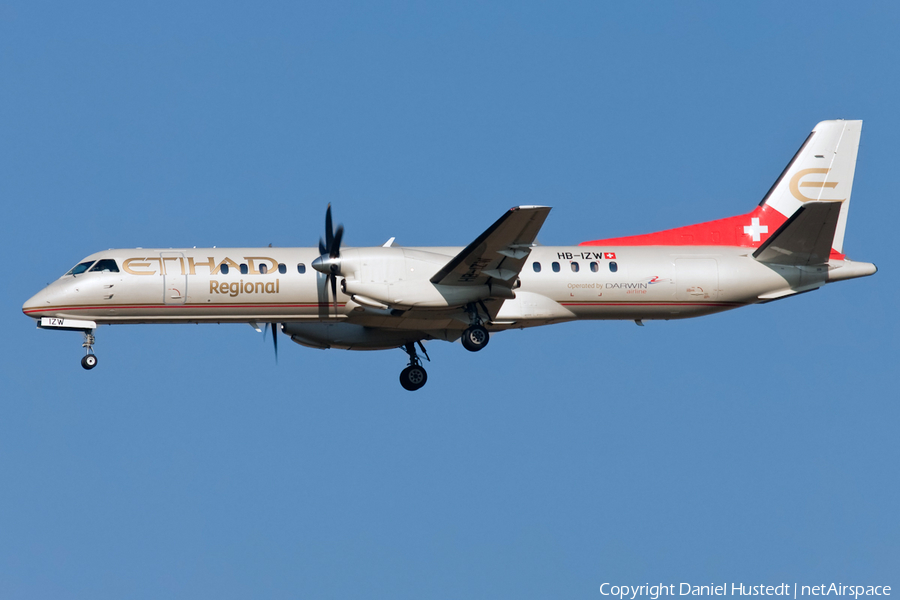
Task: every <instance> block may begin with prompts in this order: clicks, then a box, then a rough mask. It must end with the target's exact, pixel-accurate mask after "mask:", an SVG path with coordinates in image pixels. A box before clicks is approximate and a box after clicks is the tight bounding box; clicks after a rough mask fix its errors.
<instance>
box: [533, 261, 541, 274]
mask: <svg viewBox="0 0 900 600" xmlns="http://www.w3.org/2000/svg"><path fill="white" fill-rule="evenodd" d="M531 268H532V269H534V272H535V273H540V272H541V263H539V262H536V263H531Z"/></svg>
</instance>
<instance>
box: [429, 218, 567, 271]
mask: <svg viewBox="0 0 900 600" xmlns="http://www.w3.org/2000/svg"><path fill="white" fill-rule="evenodd" d="M549 213H550V207H549V206H516V207H513V208H511V209H509V211H507V213H506V214H505V215H503V216H502V217H500V218H499V219H497V222H496V223H494V224H493V225H491V226H490V227H488V228H487V230H486V231H485V232H484V233H482V234H481V235H479V236H478V237H477V238H476V239H475V241H474V242H472V243H471V244H469V245H468V246H466V247H465V249H464V250H463V251H462V252H460V253H459V254H457V255H456V256H455V257H453V259H451V260H450V262H448V263H447V264H446V265H444V266H443V268H442V269H441V270H440V271H438V272H437V273H435V274H434V276H433V277H432V278H431V283H434V284H441V285H450V286H470V285H485V284H487V283H492V284H493V285H502V286H505V287H509V288H512V286H513V284H514V283H515V281H516V276H518V274H519V271H521V270H522V267H523V266H524V265H525V260H526V259H527V258H528V255H529V253H531V248H532V246H533V245H534V239H535V238H536V237H537V234H538V231H540V229H541V226H542V225H543V224H544V220H545V219H546V218H547V215H548V214H549Z"/></svg>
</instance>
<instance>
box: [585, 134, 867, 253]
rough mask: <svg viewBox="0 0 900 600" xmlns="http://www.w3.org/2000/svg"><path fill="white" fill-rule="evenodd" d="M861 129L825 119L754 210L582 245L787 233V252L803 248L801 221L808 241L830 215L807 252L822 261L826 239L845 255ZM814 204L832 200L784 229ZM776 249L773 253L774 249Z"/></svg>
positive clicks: (722, 242)
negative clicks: (816, 224) (798, 238)
mask: <svg viewBox="0 0 900 600" xmlns="http://www.w3.org/2000/svg"><path fill="white" fill-rule="evenodd" d="M861 130H862V121H822V122H821V123H819V124H818V125H816V126H815V128H814V129H813V130H812V133H810V134H809V136H808V137H807V138H806V141H805V142H803V145H802V146H800V150H798V151H797V153H796V154H795V155H794V158H793V159H791V162H790V163H788V166H787V167H785V169H784V171H782V173H781V175H780V176H779V177H778V179H777V180H776V181H775V184H774V185H773V186H772V187H771V188H770V189H769V191H768V193H767V194H766V196H765V198H763V200H762V202H760V203H759V206H758V207H756V209H755V210H754V211H753V212H751V213H747V214H743V215H738V216H736V217H729V218H727V219H719V220H717V221H708V222H706V223H698V224H696V225H688V226H686V227H678V228H676V229H667V230H665V231H657V232H656V233H647V234H644V235H636V236H629V237H620V238H607V239H601V240H593V241H590V242H582V244H581V245H582V246H688V245H692V246H744V247H749V248H759V247H760V246H761V245H764V244H765V243H766V241H767V240H768V239H769V238H770V237H772V236H773V235H774V234H775V232H776V231H779V232H781V233H782V234H783V235H782V237H781V240H780V245H779V246H777V247H779V248H782V249H784V250H787V249H789V248H796V247H798V246H797V245H796V244H793V243H792V242H790V239H789V238H791V237H793V236H794V235H795V234H796V233H797V232H799V231H801V227H800V226H801V225H802V231H803V232H804V233H803V236H804V239H807V240H808V239H810V238H809V236H811V235H812V233H811V232H810V229H809V228H810V227H812V225H810V223H812V222H814V221H816V219H817V218H818V217H819V216H821V215H825V214H826V213H827V218H825V219H824V220H823V226H824V227H825V230H823V232H821V233H822V235H819V233H820V232H816V242H815V243H814V244H813V246H814V248H812V249H810V250H809V252H808V253H807V254H808V258H809V259H810V260H818V257H819V255H820V253H821V248H822V244H823V243H824V244H826V246H825V248H830V250H831V252H830V254H833V253H835V252H836V253H837V254H838V255H841V254H842V253H843V248H844V230H845V229H846V227H847V212H848V211H849V209H850V191H851V189H852V187H853V174H854V172H855V171H856V153H857V150H858V148H859V134H860V131H861ZM812 202H817V203H829V204H831V205H832V208H831V209H829V210H827V211H826V210H824V209H823V208H821V207H819V208H815V209H813V210H810V211H806V212H808V213H809V214H807V215H806V216H805V217H804V218H803V219H802V222H801V223H799V224H795V225H794V226H792V227H791V228H790V229H786V230H785V229H782V227H783V226H784V225H785V224H786V223H787V222H788V220H789V219H790V218H791V217H793V216H794V215H795V214H797V213H798V211H799V210H800V209H801V207H803V206H805V205H807V203H812ZM836 204H839V205H840V211H839V212H838V211H835V210H834V207H833V205H836ZM835 216H836V218H837V222H836V223H835V222H834V219H835ZM798 217H799V215H798ZM832 228H833V229H832ZM832 231H833V232H834V233H833V235H832V233H831V232H832ZM785 236H787V237H785ZM822 236H827V237H828V239H825V240H824V241H822V240H823V239H824V238H823V237H822ZM829 243H830V246H829V245H828V244H829ZM808 245H809V243H808V242H806V241H804V242H803V243H802V244H800V246H799V247H802V248H804V249H805V248H806V246H808ZM772 250H773V251H774V248H773V249H772ZM766 256H771V253H767V254H766ZM812 257H816V258H812Z"/></svg>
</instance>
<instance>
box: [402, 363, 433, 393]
mask: <svg viewBox="0 0 900 600" xmlns="http://www.w3.org/2000/svg"><path fill="white" fill-rule="evenodd" d="M426 381H428V373H426V372H425V369H423V368H422V367H421V366H419V365H413V366H411V367H406V368H405V369H403V370H402V371H400V385H402V386H403V389H404V390H409V391H410V392H414V391H416V390H417V389H419V388H421V387H422V386H423V385H425V382H426Z"/></svg>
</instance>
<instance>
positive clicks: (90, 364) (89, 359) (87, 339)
mask: <svg viewBox="0 0 900 600" xmlns="http://www.w3.org/2000/svg"><path fill="white" fill-rule="evenodd" d="M94 341H95V340H94V333H93V330H91V331H85V332H84V343H83V344H81V347H82V348H84V358H82V359H81V366H82V367H84V368H85V369H86V370H88V371H90V370H91V369H93V368H94V367H96V366H97V357H96V355H94Z"/></svg>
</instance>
